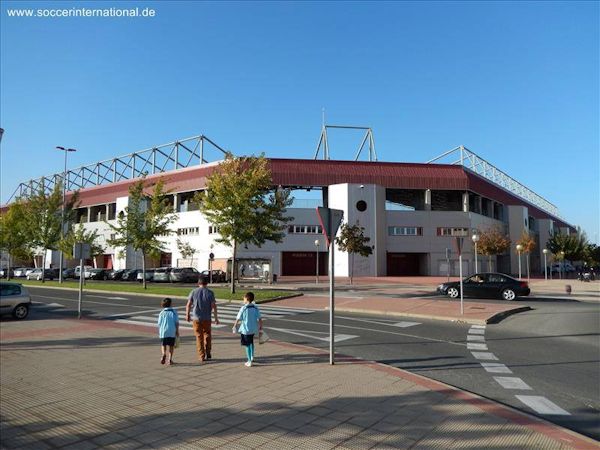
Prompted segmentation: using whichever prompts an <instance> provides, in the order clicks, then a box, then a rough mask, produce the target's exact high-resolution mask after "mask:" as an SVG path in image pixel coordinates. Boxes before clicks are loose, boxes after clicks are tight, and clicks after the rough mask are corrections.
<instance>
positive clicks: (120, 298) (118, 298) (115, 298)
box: [85, 294, 129, 300]
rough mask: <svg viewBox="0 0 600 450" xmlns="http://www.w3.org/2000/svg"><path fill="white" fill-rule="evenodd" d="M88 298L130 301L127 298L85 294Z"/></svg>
mask: <svg viewBox="0 0 600 450" xmlns="http://www.w3.org/2000/svg"><path fill="white" fill-rule="evenodd" d="M85 296H86V297H95V298H105V299H107V300H129V299H127V298H125V297H107V296H106V295H91V294H85Z"/></svg>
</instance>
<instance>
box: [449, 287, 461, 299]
mask: <svg viewBox="0 0 600 450" xmlns="http://www.w3.org/2000/svg"><path fill="white" fill-rule="evenodd" d="M446 293H447V294H448V297H450V298H456V297H458V296H459V295H460V291H459V290H458V288H455V287H451V288H448V291H447V292H446Z"/></svg>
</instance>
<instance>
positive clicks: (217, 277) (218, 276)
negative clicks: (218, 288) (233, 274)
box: [200, 269, 227, 283]
mask: <svg viewBox="0 0 600 450" xmlns="http://www.w3.org/2000/svg"><path fill="white" fill-rule="evenodd" d="M210 272H211V271H210V270H203V271H202V272H200V275H201V276H202V277H204V278H206V279H207V280H208V281H209V282H211V278H210ZM226 281H227V274H226V273H225V272H224V271H222V270H219V269H215V270H213V271H212V283H225V282H226Z"/></svg>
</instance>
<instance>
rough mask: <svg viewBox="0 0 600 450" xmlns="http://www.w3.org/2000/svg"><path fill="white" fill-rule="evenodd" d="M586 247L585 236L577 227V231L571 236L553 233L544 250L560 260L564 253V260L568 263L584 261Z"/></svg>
mask: <svg viewBox="0 0 600 450" xmlns="http://www.w3.org/2000/svg"><path fill="white" fill-rule="evenodd" d="M587 247H588V240H587V236H586V234H585V231H583V230H582V229H581V228H580V227H577V231H576V232H575V233H572V234H565V233H560V232H559V233H555V234H554V235H553V236H552V237H550V239H549V240H548V242H547V243H546V248H547V249H548V250H550V251H551V252H552V253H553V254H554V255H555V256H556V257H557V258H559V259H560V258H562V254H563V253H562V252H564V259H568V260H569V261H578V260H582V259H584V258H585V255H586V250H587Z"/></svg>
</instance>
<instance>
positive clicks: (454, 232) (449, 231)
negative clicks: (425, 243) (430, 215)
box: [437, 227, 469, 237]
mask: <svg viewBox="0 0 600 450" xmlns="http://www.w3.org/2000/svg"><path fill="white" fill-rule="evenodd" d="M437 235H438V236H463V237H464V236H468V235H469V229H468V228H451V227H438V229H437Z"/></svg>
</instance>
